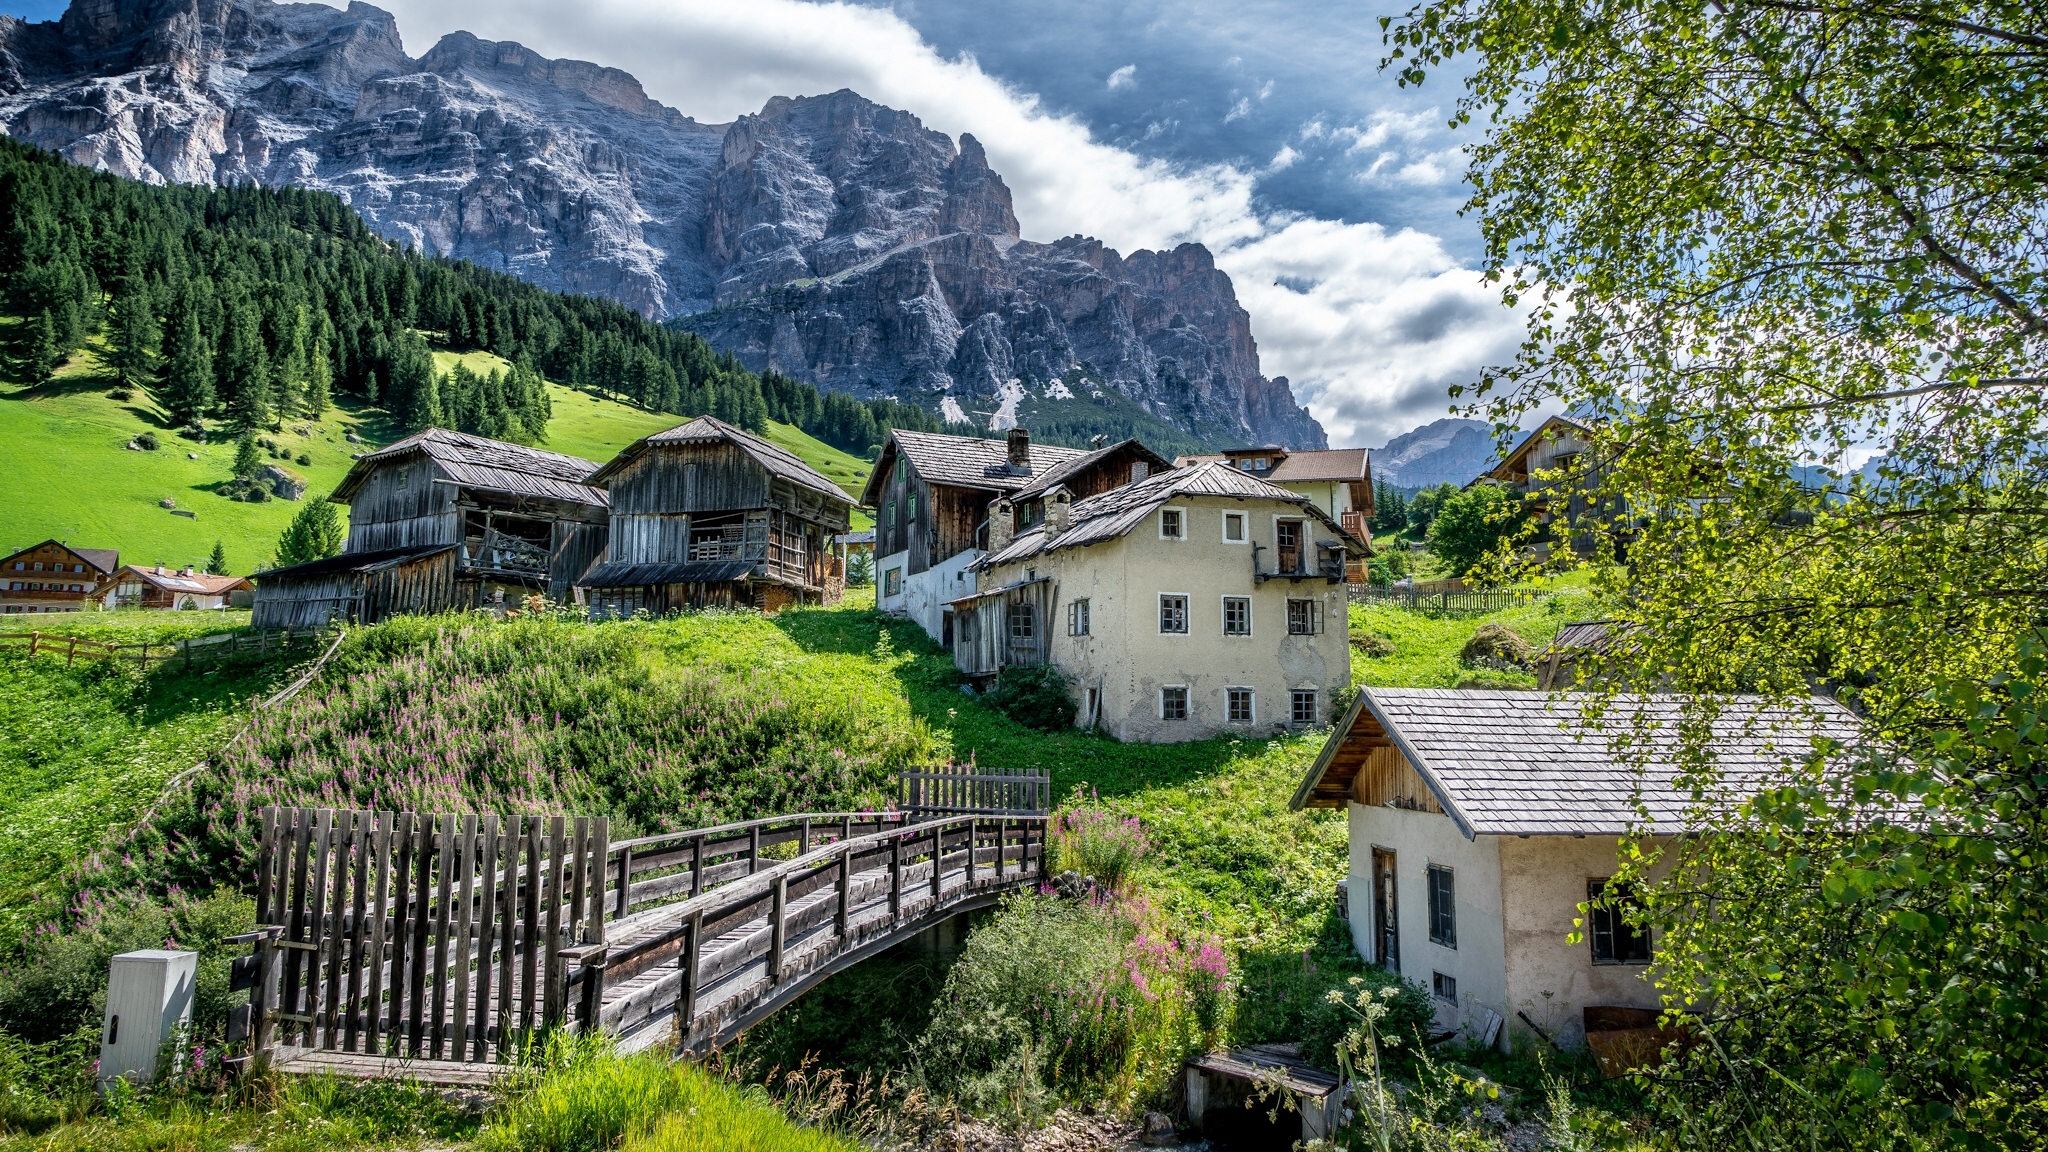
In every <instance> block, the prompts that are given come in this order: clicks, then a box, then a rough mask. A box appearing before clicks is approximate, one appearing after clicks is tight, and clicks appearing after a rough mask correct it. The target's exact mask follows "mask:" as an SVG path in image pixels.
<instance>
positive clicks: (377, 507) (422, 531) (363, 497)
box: [345, 455, 462, 552]
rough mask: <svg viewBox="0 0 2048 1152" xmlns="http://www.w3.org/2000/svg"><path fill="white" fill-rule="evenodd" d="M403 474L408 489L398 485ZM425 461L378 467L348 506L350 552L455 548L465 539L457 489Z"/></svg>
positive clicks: (422, 458)
mask: <svg viewBox="0 0 2048 1152" xmlns="http://www.w3.org/2000/svg"><path fill="white" fill-rule="evenodd" d="M401 473H403V474H404V487H400V486H399V480H400V474H401ZM443 479H446V475H445V474H444V473H443V472H442V471H441V469H440V468H438V467H437V466H435V464H434V463H433V462H432V461H431V460H428V459H427V458H426V457H425V456H417V455H416V456H408V457H402V458H400V459H398V460H393V461H390V462H387V463H384V464H381V465H379V466H378V467H377V468H376V469H374V470H373V471H372V472H371V473H370V474H369V476H367V477H366V478H364V480H363V483H362V485H361V486H360V487H359V488H357V489H356V492H355V495H354V496H352V497H350V499H349V502H348V547H347V548H346V549H345V551H349V552H380V551H383V550H384V549H387V548H414V547H419V546H422V545H426V544H455V543H459V542H460V541H461V539H462V516H461V513H460V512H458V511H457V510H456V507H455V498H456V489H455V485H453V484H441V483H436V481H438V480H443Z"/></svg>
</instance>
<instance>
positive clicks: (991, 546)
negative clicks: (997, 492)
mask: <svg viewBox="0 0 2048 1152" xmlns="http://www.w3.org/2000/svg"><path fill="white" fill-rule="evenodd" d="M1016 535H1017V507H1016V505H1014V504H1011V503H1010V498H1009V497H1008V496H998V497H996V498H995V499H994V500H991V501H989V504H988V550H989V551H991V552H1000V551H1002V550H1003V548H1004V546H1005V545H1007V544H1009V542H1010V540H1011V538H1012V537H1014V536H1016Z"/></svg>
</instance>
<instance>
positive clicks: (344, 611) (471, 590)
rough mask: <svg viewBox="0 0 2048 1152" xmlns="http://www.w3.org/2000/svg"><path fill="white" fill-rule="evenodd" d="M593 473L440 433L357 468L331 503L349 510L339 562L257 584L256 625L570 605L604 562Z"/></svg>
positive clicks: (583, 463) (602, 520)
mask: <svg viewBox="0 0 2048 1152" xmlns="http://www.w3.org/2000/svg"><path fill="white" fill-rule="evenodd" d="M596 470H597V465H596V464H593V463H591V462H590V461H588V460H582V459H578V458H577V457H574V456H564V455H562V454H561V453H559V452H546V451H542V450H541V449H538V448H528V447H525V446H524V445H520V444H508V443H505V442H504V441H501V440H490V439H486V438H484V437H481V436H468V435H464V434H462V433H460V432H450V431H448V430H446V429H443V428H429V429H428V430H426V431H425V432H421V433H418V434H417V435H413V436H408V437H406V438H405V439H403V440H400V441H398V442H396V443H394V444H391V445H390V446H388V447H385V448H381V449H379V450H377V451H375V452H371V453H368V454H366V455H364V456H362V457H360V458H358V459H357V460H356V462H355V466H354V467H352V468H350V469H349V473H348V475H347V476H346V477H344V478H343V480H342V482H341V484H340V486H339V487H337V488H336V489H335V490H334V494H333V495H332V496H331V497H329V499H331V500H333V501H334V502H335V503H338V504H346V505H348V508H349V525H348V543H347V544H346V545H345V546H344V548H343V550H342V553H341V555H339V556H333V557H329V558H328V559H325V560H315V561H312V562H310V563H307V564H300V565H295V566H293V567H290V568H279V569H274V570H272V571H269V572H259V573H257V574H256V577H255V580H256V610H255V614H254V616H253V623H254V624H255V625H256V626H257V627H261V628H304V627H317V626H319V625H322V624H325V623H327V622H328V621H330V620H353V621H356V622H358V623H363V624H373V623H375V622H377V621H379V620H382V619H384V618H385V617H387V616H393V615H403V614H406V613H414V612H445V611H448V610H450V609H454V608H480V607H487V606H494V605H499V604H506V603H511V604H517V603H518V602H519V601H520V600H521V599H523V598H524V597H526V596H529V595H532V594H534V593H542V594H545V595H547V596H548V597H549V598H550V599H554V600H558V601H559V600H567V599H569V598H570V595H571V589H572V587H573V586H574V584H575V581H576V578H577V577H579V576H581V575H582V574H583V573H584V572H585V571H586V570H587V569H589V567H590V565H591V564H592V563H593V562H595V561H596V559H597V557H598V556H599V554H601V553H602V552H603V551H604V546H605V539H606V535H607V532H608V530H609V507H608V503H607V499H606V496H605V493H604V491H603V490H602V489H600V488H595V487H592V486H591V485H590V483H589V478H590V474H591V473H592V472H595V471H596Z"/></svg>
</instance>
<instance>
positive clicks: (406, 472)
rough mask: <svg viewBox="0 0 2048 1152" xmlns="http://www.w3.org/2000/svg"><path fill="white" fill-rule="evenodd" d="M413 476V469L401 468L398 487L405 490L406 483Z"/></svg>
mask: <svg viewBox="0 0 2048 1152" xmlns="http://www.w3.org/2000/svg"><path fill="white" fill-rule="evenodd" d="M411 476H412V469H410V468H400V469H399V470H398V486H399V487H400V488H403V487H405V482H406V480H407V479H409V478H410V477H411Z"/></svg>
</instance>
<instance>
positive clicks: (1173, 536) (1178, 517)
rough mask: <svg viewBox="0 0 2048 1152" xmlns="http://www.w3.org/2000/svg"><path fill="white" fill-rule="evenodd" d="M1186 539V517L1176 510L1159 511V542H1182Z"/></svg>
mask: <svg viewBox="0 0 2048 1152" xmlns="http://www.w3.org/2000/svg"><path fill="white" fill-rule="evenodd" d="M1186 537H1187V516H1186V514H1185V513H1183V512H1182V511H1181V510H1180V509H1178V508H1162V509H1160V510H1159V538H1160V539H1161V540H1182V539H1185V538H1186Z"/></svg>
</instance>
